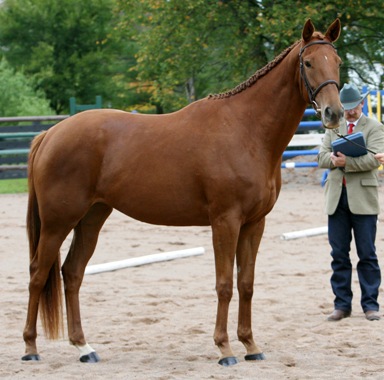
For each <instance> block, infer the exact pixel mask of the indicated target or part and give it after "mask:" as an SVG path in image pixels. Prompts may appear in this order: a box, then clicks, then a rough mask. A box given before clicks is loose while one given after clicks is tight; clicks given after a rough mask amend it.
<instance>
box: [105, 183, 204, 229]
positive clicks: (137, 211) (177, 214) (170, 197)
mask: <svg viewBox="0 0 384 380" xmlns="http://www.w3.org/2000/svg"><path fill="white" fill-rule="evenodd" d="M192 189H193V188H189V189H188V191H187V190H186V189H185V188H183V189H182V188H180V187H177V186H176V185H174V186H149V185H146V186H144V187H141V186H140V184H138V183H136V184H133V183H131V184H130V185H128V186H127V187H126V188H124V187H122V188H118V189H116V188H115V189H110V192H109V193H108V194H107V195H106V197H105V198H106V200H107V203H108V204H109V205H111V206H112V207H113V208H115V209H117V210H119V211H120V212H122V213H124V214H126V215H128V216H130V217H132V218H134V219H137V220H140V221H142V222H146V223H151V224H159V225H173V226H191V225H196V226H197V225H198V226H204V225H209V217H208V211H207V209H208V208H207V206H206V204H205V202H204V199H203V198H201V197H199V196H198V195H197V194H196V192H193V191H191V190H192Z"/></svg>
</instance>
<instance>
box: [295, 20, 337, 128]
mask: <svg viewBox="0 0 384 380" xmlns="http://www.w3.org/2000/svg"><path fill="white" fill-rule="evenodd" d="M340 29H341V24H340V20H339V19H336V20H335V21H334V22H333V23H332V24H331V25H330V26H329V28H328V30H327V31H326V33H325V34H324V35H323V34H322V33H319V32H315V28H314V26H313V23H312V22H311V20H308V21H307V22H306V23H305V25H304V28H303V32H302V38H303V42H302V45H301V50H300V54H299V58H300V78H301V79H300V80H301V86H302V93H303V94H304V98H305V100H306V101H307V102H308V103H311V104H312V106H313V107H314V108H315V110H316V111H317V112H318V113H321V120H322V122H323V125H324V127H325V128H330V129H334V128H338V127H339V123H340V121H341V120H342V119H343V118H344V109H343V106H342V105H341V103H340V98H339V67H340V64H341V59H340V57H339V56H338V55H337V52H336V49H335V47H334V46H333V44H332V43H333V42H335V41H336V40H337V39H338V38H339V35H340Z"/></svg>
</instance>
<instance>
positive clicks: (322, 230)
mask: <svg viewBox="0 0 384 380" xmlns="http://www.w3.org/2000/svg"><path fill="white" fill-rule="evenodd" d="M327 232H328V227H327V226H325V227H317V228H309V229H307V230H301V231H293V232H286V233H284V234H282V235H281V239H282V240H291V239H298V238H302V237H308V236H316V235H323V234H326V233H327Z"/></svg>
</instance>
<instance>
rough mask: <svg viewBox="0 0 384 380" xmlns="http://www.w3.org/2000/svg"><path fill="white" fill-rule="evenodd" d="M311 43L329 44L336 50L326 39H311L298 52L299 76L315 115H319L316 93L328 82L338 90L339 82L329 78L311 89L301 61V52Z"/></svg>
mask: <svg viewBox="0 0 384 380" xmlns="http://www.w3.org/2000/svg"><path fill="white" fill-rule="evenodd" d="M312 45H330V46H332V47H333V48H334V49H335V50H336V48H335V46H334V45H333V44H332V43H331V42H327V41H313V42H310V43H309V44H307V45H305V46H303V47H302V48H301V49H300V53H299V60H300V76H301V78H302V80H303V82H304V85H305V88H306V89H307V93H308V97H309V101H310V103H311V104H312V107H313V109H314V110H315V111H316V115H317V116H319V115H320V114H321V109H320V108H319V105H318V104H317V103H316V95H317V94H318V93H319V92H320V90H321V89H322V88H323V87H325V86H327V85H328V84H334V85H336V87H337V89H338V90H340V87H339V84H338V83H337V82H336V81H335V80H333V79H329V80H326V81H325V82H323V83H321V84H320V85H319V86H318V87H317V88H316V89H315V90H313V89H312V86H311V85H310V83H309V81H308V78H307V75H306V73H305V68H304V62H303V52H304V50H305V49H306V48H308V47H310V46H312Z"/></svg>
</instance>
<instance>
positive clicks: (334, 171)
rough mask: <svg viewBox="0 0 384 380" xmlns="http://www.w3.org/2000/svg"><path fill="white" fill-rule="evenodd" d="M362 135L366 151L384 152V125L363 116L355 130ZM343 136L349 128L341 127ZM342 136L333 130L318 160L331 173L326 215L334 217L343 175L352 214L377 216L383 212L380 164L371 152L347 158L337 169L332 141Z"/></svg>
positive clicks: (323, 144) (328, 135)
mask: <svg viewBox="0 0 384 380" xmlns="http://www.w3.org/2000/svg"><path fill="white" fill-rule="evenodd" d="M359 131H360V132H362V133H363V135H364V138H365V143H366V146H367V148H369V149H371V150H372V151H374V152H375V153H379V152H384V126H383V124H381V123H379V122H378V121H376V120H374V119H370V118H368V117H366V116H365V115H362V116H361V118H360V120H359V122H358V124H357V125H356V126H355V128H354V131H353V132H354V133H355V132H359ZM339 132H340V134H342V135H346V134H347V126H346V125H342V126H341V127H340V128H339ZM338 138H339V137H338V136H337V135H336V133H335V132H333V131H332V130H327V131H326V132H325V134H324V138H323V143H322V145H321V148H320V151H319V154H318V156H317V160H318V163H319V167H320V168H329V169H331V171H330V172H329V174H328V178H327V180H326V183H325V212H326V213H327V214H328V215H332V214H334V212H335V211H336V207H337V205H338V203H339V199H340V195H341V189H342V186H343V185H342V181H343V176H345V180H346V186H347V196H348V204H349V208H350V210H351V212H352V213H354V214H360V215H377V214H379V212H380V205H379V194H378V186H379V181H378V174H377V168H378V167H379V166H380V164H379V162H378V161H377V160H376V159H375V158H374V156H373V154H372V153H370V152H368V153H367V154H366V155H363V156H360V157H348V156H347V157H346V165H345V168H344V170H341V169H339V168H336V167H335V166H334V165H333V164H332V161H331V159H330V153H331V151H332V148H331V142H332V141H334V140H336V139H338Z"/></svg>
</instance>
